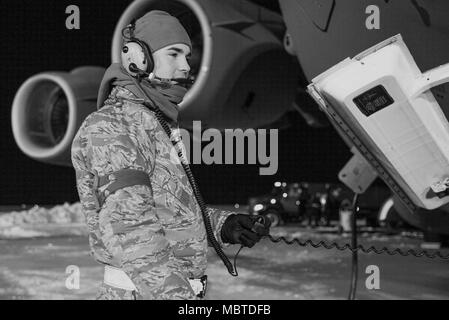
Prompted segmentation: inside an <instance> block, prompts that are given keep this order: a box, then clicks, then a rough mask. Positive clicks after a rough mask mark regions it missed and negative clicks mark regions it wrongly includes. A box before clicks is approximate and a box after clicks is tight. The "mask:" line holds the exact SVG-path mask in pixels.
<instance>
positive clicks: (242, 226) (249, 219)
mask: <svg viewBox="0 0 449 320" xmlns="http://www.w3.org/2000/svg"><path fill="white" fill-rule="evenodd" d="M260 218H261V217H260V216H249V215H246V214H232V215H230V216H229V217H228V218H227V219H226V221H225V222H224V224H223V227H222V228H221V239H222V240H223V242H225V243H231V244H237V243H239V244H242V245H243V246H245V247H249V248H251V247H253V246H254V245H255V244H256V243H257V242H259V241H260V239H261V238H262V237H263V236H267V235H268V234H269V233H270V225H271V221H270V219H263V220H264V222H263V224H260V223H258V224H256V222H257V220H258V219H260Z"/></svg>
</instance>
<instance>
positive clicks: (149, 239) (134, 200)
mask: <svg viewBox="0 0 449 320" xmlns="http://www.w3.org/2000/svg"><path fill="white" fill-rule="evenodd" d="M141 102H142V99H140V100H139V98H137V97H136V96H134V95H133V94H132V93H131V92H130V91H128V90H126V89H125V88H122V87H118V86H116V87H114V88H113V90H112V92H111V94H110V95H109V97H108V99H107V100H106V101H105V103H104V106H103V107H102V108H101V109H99V110H98V111H96V112H93V113H92V114H90V115H89V116H88V117H87V118H86V119H85V121H84V122H83V123H82V125H81V127H80V129H79V130H78V132H77V134H76V136H75V139H74V141H73V144H72V163H73V166H74V168H75V172H76V182H77V189H78V194H79V197H80V201H81V204H82V208H83V212H84V214H85V218H86V222H87V226H88V229H89V243H90V246H91V252H92V254H93V256H94V257H95V259H96V260H97V261H98V262H100V263H102V264H107V265H111V266H114V267H118V268H121V269H122V270H123V271H125V272H126V274H127V275H128V276H129V277H130V278H131V280H132V281H133V283H134V285H135V286H136V287H137V290H138V294H140V295H141V297H142V298H145V299H195V295H194V293H193V291H192V289H191V287H190V285H189V282H188V281H187V279H188V278H189V277H195V278H198V277H201V276H202V275H203V274H204V272H205V269H206V264H207V249H208V244H207V238H206V231H205V227H204V224H203V218H202V215H201V210H200V208H199V205H198V203H197V201H196V199H195V197H194V194H193V191H192V188H191V186H190V183H189V181H188V178H187V175H186V174H185V172H184V169H183V167H182V165H181V164H180V163H179V161H173V152H171V151H172V143H171V141H170V139H169V137H168V136H167V135H166V133H165V131H164V130H163V128H162V127H161V125H160V124H159V122H158V121H157V119H156V117H155V115H154V113H153V112H152V111H151V110H149V109H148V108H147V107H145V106H144V105H142V104H141ZM172 129H173V127H172ZM175 129H176V128H175ZM178 132H179V131H178ZM178 160H179V159H178ZM124 168H131V169H138V170H143V171H145V172H146V173H147V174H148V175H149V177H150V180H151V188H150V187H149V186H147V185H134V186H129V187H125V188H123V189H119V190H117V191H116V192H114V193H112V194H110V195H109V196H107V197H106V199H105V201H104V203H103V205H102V206H101V207H99V206H98V205H97V198H96V194H95V192H94V178H95V174H97V175H99V176H104V175H108V174H110V173H112V172H114V171H117V170H120V169H124ZM105 187H106V186H105ZM208 213H209V216H210V220H211V224H212V228H213V230H214V234H215V237H216V239H217V240H218V242H219V243H220V245H223V243H222V240H221V237H220V231H221V226H222V225H223V223H224V221H225V220H226V218H227V217H228V216H229V215H230V214H232V213H233V212H230V211H222V210H218V209H215V208H214V209H213V208H208Z"/></svg>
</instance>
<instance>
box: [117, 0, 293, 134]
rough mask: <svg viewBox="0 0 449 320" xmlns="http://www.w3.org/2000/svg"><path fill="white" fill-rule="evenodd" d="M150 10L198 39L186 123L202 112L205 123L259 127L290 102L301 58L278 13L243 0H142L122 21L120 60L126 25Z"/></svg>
mask: <svg viewBox="0 0 449 320" xmlns="http://www.w3.org/2000/svg"><path fill="white" fill-rule="evenodd" d="M150 10H164V11H167V12H169V13H170V14H172V15H174V16H176V17H178V19H179V20H180V21H181V23H182V24H183V25H184V26H186V28H187V31H188V32H189V33H190V36H191V39H192V45H193V52H192V55H193V57H192V60H193V61H192V63H191V67H192V70H191V73H192V75H193V76H194V79H195V83H194V84H193V86H192V87H191V88H190V89H189V91H188V93H187V94H186V96H185V97H184V100H183V102H182V103H181V104H180V105H179V107H180V124H181V126H183V127H187V128H189V127H191V126H192V121H193V120H201V121H202V127H203V128H207V127H214V128H218V129H224V128H236V127H238V128H257V127H260V126H263V125H267V124H269V123H271V122H274V121H275V120H277V119H279V118H280V117H281V116H282V115H283V114H284V113H285V112H286V111H287V110H288V109H291V106H292V103H293V101H294V99H295V93H296V87H297V82H298V73H297V70H298V69H297V68H296V67H297V61H295V58H294V57H292V56H290V55H288V53H287V52H286V51H285V49H284V47H283V37H284V34H285V26H284V24H283V20H282V17H281V16H280V15H279V14H277V13H274V12H272V11H269V10H266V9H264V8H262V7H259V6H257V5H255V4H252V3H250V2H247V1H245V0H238V1H236V0H231V1H222V0H176V1H170V2H169V3H167V1H163V0H137V1H134V2H133V3H131V4H130V6H129V7H128V8H127V9H126V10H125V12H124V13H123V15H122V16H121V18H120V20H119V22H118V23H117V26H116V29H115V32H114V37H113V44H112V61H113V62H119V61H120V52H121V48H122V44H123V42H122V29H123V28H124V27H125V26H126V25H128V24H129V23H130V21H131V20H132V19H133V18H138V17H140V16H142V15H143V14H145V13H146V12H148V11H150ZM149 45H150V46H151V44H149Z"/></svg>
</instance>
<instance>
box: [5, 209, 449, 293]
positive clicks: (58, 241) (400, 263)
mask: <svg viewBox="0 0 449 320" xmlns="http://www.w3.org/2000/svg"><path fill="white" fill-rule="evenodd" d="M271 234H272V235H273V236H274V237H278V236H286V237H289V238H293V237H294V238H300V239H303V240H304V239H312V240H314V241H319V240H326V241H336V242H338V243H340V244H344V243H347V242H349V238H348V237H344V236H341V235H339V234H338V233H336V232H335V229H332V228H318V229H315V230H314V229H307V228H304V227H302V226H300V225H292V226H285V227H278V228H272V232H271ZM0 239H1V240H0V299H94V298H95V294H96V290H97V289H96V288H97V287H98V285H99V284H100V283H101V281H102V267H101V266H100V265H99V264H97V263H96V262H95V261H94V260H93V258H91V257H90V256H89V247H88V242H87V237H86V230H85V227H84V223H83V216H82V214H81V212H80V207H79V204H78V203H75V204H72V205H69V204H64V205H62V206H57V207H55V208H41V207H34V208H31V209H30V210H21V211H15V212H10V213H7V214H2V215H0ZM359 242H360V243H362V244H364V245H368V246H369V245H375V246H378V247H381V246H388V247H389V248H394V247H400V248H403V249H409V248H414V249H419V244H420V242H421V240H420V239H419V237H407V236H405V235H404V234H403V235H395V236H386V235H384V234H382V233H376V232H366V233H361V234H360V236H359ZM237 250H238V247H237V246H231V247H230V248H228V249H226V250H225V251H226V253H227V255H228V257H229V258H230V259H231V261H233V258H234V255H235V253H236V252H237ZM444 253H446V254H447V253H449V252H448V250H445V252H444ZM373 265H374V266H377V267H378V268H379V271H380V289H373V290H369V289H368V288H367V287H366V286H365V282H366V281H367V279H368V277H369V275H370V274H367V273H366V272H365V271H366V270H367V267H368V266H373ZM73 266H76V267H77V268H78V269H79V274H80V278H79V279H80V285H79V288H78V289H76V288H71V287H70V286H69V287H67V286H66V284H67V281H68V280H67V279H68V277H69V276H70V275H71V274H72V271H70V270H73V269H70V268H71V267H73ZM448 266H449V261H447V260H431V259H426V258H414V257H400V256H388V255H375V254H360V255H359V281H358V287H357V298H358V299H449V268H448ZM237 269H238V272H239V277H232V276H230V275H229V274H228V273H227V270H226V268H225V267H224V266H223V264H222V262H221V260H220V259H219V258H218V257H217V256H216V255H215V253H214V252H213V250H210V252H209V266H208V270H207V274H208V276H209V288H208V294H207V298H208V299H217V300H221V299H230V300H241V299H249V300H258V299H270V300H271V299H276V300H277V299H286V300H296V299H346V297H347V294H348V290H349V285H350V283H349V280H350V275H351V254H350V252H349V251H344V252H341V251H337V250H335V249H334V250H326V249H323V248H318V249H314V248H311V247H300V246H298V245H286V244H285V243H273V242H271V241H269V240H268V239H263V240H262V241H261V242H260V243H258V244H257V245H256V246H255V247H253V248H251V249H248V248H244V249H243V250H242V251H241V253H240V255H239V257H238V259H237Z"/></svg>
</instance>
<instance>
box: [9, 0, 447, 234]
mask: <svg viewBox="0 0 449 320" xmlns="http://www.w3.org/2000/svg"><path fill="white" fill-rule="evenodd" d="M154 9H159V10H164V11H168V12H169V13H170V14H172V15H174V16H176V17H177V18H178V19H179V20H180V21H181V22H182V23H183V25H184V26H186V28H187V30H188V32H189V33H190V35H191V38H192V43H193V56H192V59H191V69H192V70H191V75H190V77H191V79H192V80H194V81H193V84H192V85H191V86H190V87H189V91H188V93H187V95H186V96H185V98H184V100H183V102H182V103H181V104H180V106H179V107H180V118H181V119H182V122H181V126H184V127H186V128H189V127H190V126H189V123H190V124H191V123H192V121H193V120H201V122H202V127H203V128H207V127H213V128H218V129H224V128H242V129H245V128H261V127H268V128H269V127H276V126H277V125H278V124H279V121H280V119H282V117H283V116H284V115H285V114H286V113H287V112H288V111H291V110H297V111H298V112H300V113H301V115H302V116H303V117H304V118H305V120H306V122H307V123H308V124H309V125H312V126H316V127H321V126H326V125H328V124H329V122H331V123H332V121H334V120H333V119H332V118H331V117H329V115H328V114H326V113H325V112H323V111H322V109H320V108H319V107H318V105H317V104H316V103H315V101H314V100H313V99H311V98H310V96H309V95H308V93H307V91H306V89H307V86H308V84H309V83H310V82H311V81H312V79H313V78H315V77H317V76H318V75H320V74H321V73H323V72H325V71H326V70H328V69H329V68H331V67H333V66H334V65H336V64H338V63H339V62H340V61H342V60H343V59H345V58H347V57H353V56H355V55H356V54H358V53H360V52H362V51H363V50H365V49H366V48H370V47H372V46H374V45H376V44H377V43H380V42H382V41H384V40H385V39H388V38H390V37H392V36H394V35H397V34H401V35H402V38H403V39H404V41H405V42H406V43H407V46H408V48H409V49H410V52H411V53H412V54H413V58H414V59H415V61H416V63H417V65H418V66H419V67H420V68H421V69H423V70H428V69H430V68H433V67H435V66H439V65H442V64H445V63H447V62H449V19H447V14H449V2H447V1H445V0H433V1H423V0H369V1H368V0H278V1H277V0H276V1H275V0H268V1H264V0H135V1H133V2H131V3H130V5H129V6H128V7H127V8H126V10H125V11H124V12H123V14H122V15H121V17H120V19H119V21H118V22H117V24H116V27H115V30H114V32H113V35H112V47H111V61H112V62H119V61H120V52H121V48H122V29H123V28H124V27H125V26H126V25H128V24H129V23H130V21H131V20H132V19H133V18H136V17H140V16H142V15H143V14H144V13H146V12H148V11H150V10H154ZM104 71H105V68H104V66H98V67H97V66H82V67H79V68H76V69H74V70H72V71H71V72H44V73H40V74H37V75H34V76H32V77H31V78H29V79H28V80H27V81H25V83H23V84H22V86H21V87H20V88H19V90H18V91H17V94H16V97H15V99H14V102H13V108H12V127H13V133H14V137H15V140H16V142H17V145H18V146H19V148H20V149H21V150H22V151H23V152H24V153H25V154H26V155H27V156H29V157H31V158H33V159H36V160H38V161H42V162H46V163H50V164H55V165H64V166H71V161H70V146H71V142H72V140H73V138H74V135H75V133H76V132H77V130H78V128H79V126H80V125H81V123H82V121H83V120H84V118H85V117H86V116H87V115H88V114H90V113H91V112H93V111H95V110H96V98H97V92H98V88H99V85H100V82H101V79H102V77H103V74H104ZM341 85H342V86H344V85H345V84H344V83H342V84H341ZM435 90H436V91H434V92H435V98H436V99H437V101H438V103H439V104H440V106H441V107H442V110H443V112H444V114H445V116H446V119H447V118H448V113H449V106H448V102H449V96H448V94H447V92H448V90H449V87H448V86H447V85H445V84H441V85H440V86H439V87H438V88H436V89H435ZM348 125H349V126H351V123H349V124H348ZM337 132H339V134H340V135H341V136H342V138H343V140H345V141H346V142H347V144H348V147H350V148H354V145H353V144H352V143H351V141H349V140H348V139H347V137H345V136H344V132H342V131H341V130H337ZM395 174H396V176H397V173H395V172H393V173H391V175H390V176H392V178H393V179H394V178H395ZM447 174H448V176H449V170H448V173H447ZM392 191H394V193H397V190H392ZM394 208H395V209H396V210H397V212H398V213H399V214H400V215H401V217H402V218H404V219H405V220H406V221H407V222H409V223H410V224H412V225H415V226H417V227H419V228H421V229H423V230H426V231H431V232H434V233H439V234H445V235H447V234H449V205H448V204H444V205H441V206H440V207H439V208H434V209H432V210H429V209H426V208H418V210H415V211H414V212H411V211H409V210H408V209H407V207H406V206H404V205H402V204H401V203H399V202H398V200H397V199H396V200H395V202H394Z"/></svg>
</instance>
